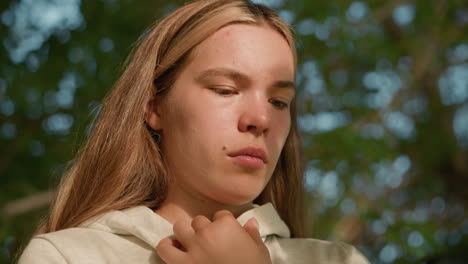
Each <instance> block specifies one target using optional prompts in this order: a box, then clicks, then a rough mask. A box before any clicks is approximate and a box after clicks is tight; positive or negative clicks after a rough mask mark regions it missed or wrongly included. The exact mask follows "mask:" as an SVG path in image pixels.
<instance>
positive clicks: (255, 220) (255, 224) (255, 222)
mask: <svg viewBox="0 0 468 264" xmlns="http://www.w3.org/2000/svg"><path fill="white" fill-rule="evenodd" d="M250 219H253V221H252V222H253V224H254V226H255V227H256V228H257V229H258V221H257V219H255V218H254V217H252V218H250Z"/></svg>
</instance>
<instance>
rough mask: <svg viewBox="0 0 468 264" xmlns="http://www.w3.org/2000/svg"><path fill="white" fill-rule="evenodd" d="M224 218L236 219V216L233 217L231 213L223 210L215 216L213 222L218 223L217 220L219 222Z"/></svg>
mask: <svg viewBox="0 0 468 264" xmlns="http://www.w3.org/2000/svg"><path fill="white" fill-rule="evenodd" d="M223 217H231V218H234V216H233V215H232V213H231V212H229V211H228V210H221V211H218V212H216V213H215V214H214V215H213V222H214V221H216V220H219V219H221V218H223Z"/></svg>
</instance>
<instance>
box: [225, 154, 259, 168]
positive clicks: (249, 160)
mask: <svg viewBox="0 0 468 264" xmlns="http://www.w3.org/2000/svg"><path fill="white" fill-rule="evenodd" d="M230 158H231V159H232V160H233V162H234V163H236V164H238V165H241V166H244V167H249V168H253V169H260V168H263V167H264V166H265V163H264V162H263V160H262V159H260V158H257V157H253V156H248V155H238V156H234V157H230Z"/></svg>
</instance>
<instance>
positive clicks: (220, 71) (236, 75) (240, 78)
mask: <svg viewBox="0 0 468 264" xmlns="http://www.w3.org/2000/svg"><path fill="white" fill-rule="evenodd" d="M210 77H226V78H229V79H231V80H233V81H237V82H242V83H252V80H251V78H250V77H249V76H248V75H246V74H245V73H242V72H239V71H236V70H233V69H229V68H213V69H208V70H204V71H202V72H201V73H199V74H198V75H197V76H196V77H195V80H196V81H197V82H202V81H204V80H206V79H207V78H210ZM272 87H275V88H290V89H292V90H296V85H295V83H294V82H292V81H284V80H279V81H275V82H274V83H273V85H272Z"/></svg>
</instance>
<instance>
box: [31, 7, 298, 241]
mask: <svg viewBox="0 0 468 264" xmlns="http://www.w3.org/2000/svg"><path fill="white" fill-rule="evenodd" d="M232 23H249V24H261V23H265V24H267V25H269V26H271V27H272V28H273V29H275V30H277V31H278V32H280V33H281V34H282V35H283V36H284V38H285V39H286V40H287V41H288V43H289V45H290V47H291V49H292V51H293V53H294V60H295V62H296V53H295V47H294V40H293V37H292V33H291V29H290V27H289V25H287V24H286V23H285V22H284V21H283V20H282V19H281V18H280V17H279V16H278V15H277V14H276V13H275V12H274V11H272V10H271V9H269V8H267V7H265V6H262V5H257V4H253V3H251V2H249V1H244V0H201V1H195V2H192V3H190V4H187V5H185V6H183V7H181V8H179V9H177V10H176V11H174V12H173V13H171V14H170V15H169V16H167V17H166V18H164V19H163V20H161V21H160V22H159V23H157V24H155V25H153V26H152V27H151V28H150V29H149V30H147V31H146V32H145V33H144V34H143V35H142V37H141V38H140V39H139V40H138V42H137V45H136V47H135V48H134V50H133V52H132V54H131V55H130V56H129V58H128V59H127V61H126V67H125V70H124V72H123V74H122V76H121V77H120V79H119V80H118V81H117V82H116V84H115V86H114V87H113V89H112V90H111V92H110V93H109V94H108V95H107V97H106V98H105V99H104V102H103V105H102V108H101V111H100V113H99V114H98V116H97V117H96V119H95V120H94V122H93V128H92V131H91V134H90V136H89V137H88V139H87V140H86V142H85V143H84V145H83V146H82V148H81V149H80V150H79V152H78V153H77V156H76V158H75V159H74V160H73V161H72V162H71V163H70V165H69V167H68V169H67V171H66V173H65V174H64V176H63V178H62V180H61V182H60V185H59V189H58V192H57V194H56V197H55V199H54V201H53V203H52V205H51V209H50V210H51V211H50V214H49V216H48V217H47V219H45V220H44V222H43V224H42V225H41V227H40V228H39V229H38V230H37V232H36V234H40V233H47V232H53V231H57V230H61V229H64V228H69V227H75V226H78V225H80V224H81V223H83V222H84V221H86V220H88V219H90V218H92V217H95V216H97V215H100V214H102V213H105V212H108V211H110V210H122V209H125V208H129V207H132V206H137V205H144V206H147V207H149V208H152V209H156V208H158V206H159V205H160V204H161V202H162V201H163V200H164V199H165V197H166V192H167V184H168V174H167V171H166V167H165V164H164V160H163V156H162V155H161V152H160V150H159V146H158V144H157V142H155V140H154V138H153V137H152V131H150V130H149V129H148V127H147V126H146V124H145V122H144V120H145V107H146V105H147V103H148V101H149V100H150V99H151V98H152V97H153V96H154V95H155V94H156V93H158V94H163V93H164V92H165V91H167V90H168V89H170V87H171V85H172V83H173V82H174V80H175V78H176V76H177V73H178V72H179V71H180V69H181V67H182V65H183V62H184V61H185V60H186V59H187V57H188V55H189V54H190V52H191V50H192V49H193V48H194V47H195V46H196V45H197V44H199V43H200V42H202V41H203V40H205V39H206V38H207V37H209V36H210V35H211V34H213V33H214V32H216V31H217V30H218V29H220V28H221V27H223V26H225V25H228V24H232ZM291 121H292V122H291V130H290V133H289V136H288V138H287V140H286V143H285V146H284V148H283V150H282V153H281V156H280V160H279V161H278V164H277V167H276V169H275V171H274V173H273V176H272V178H271V180H270V182H269V183H268V185H267V186H266V188H265V189H264V190H263V192H262V193H261V194H260V195H259V197H258V198H257V199H256V200H255V201H254V202H255V203H258V204H263V203H266V202H271V203H272V204H273V205H274V206H275V207H276V209H277V210H278V212H279V214H280V216H281V217H282V218H283V220H284V221H285V222H286V224H287V225H288V226H289V227H290V229H291V234H292V236H293V237H302V236H304V209H303V189H302V163H303V162H302V159H301V144H300V141H299V135H298V130H297V124H296V107H295V102H293V104H292V106H291Z"/></svg>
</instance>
